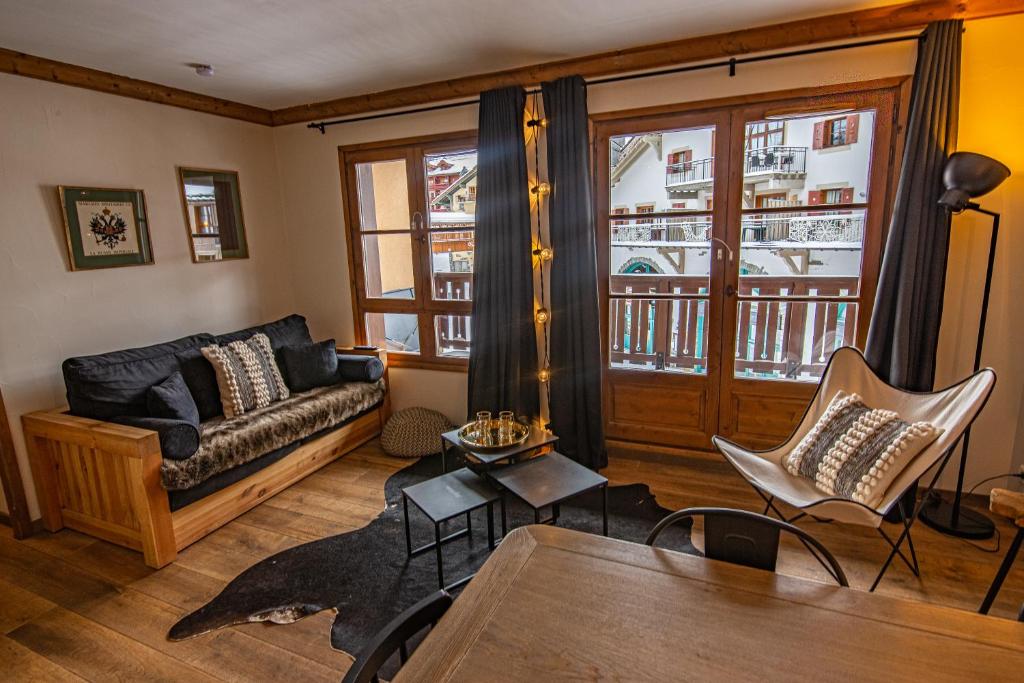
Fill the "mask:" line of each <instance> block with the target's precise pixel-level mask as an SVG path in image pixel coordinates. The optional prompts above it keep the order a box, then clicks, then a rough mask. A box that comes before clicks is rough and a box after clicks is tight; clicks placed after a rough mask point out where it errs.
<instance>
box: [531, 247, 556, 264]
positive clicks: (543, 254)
mask: <svg viewBox="0 0 1024 683" xmlns="http://www.w3.org/2000/svg"><path fill="white" fill-rule="evenodd" d="M533 255H534V256H536V257H537V258H539V259H540V260H541V261H550V260H551V259H552V257H553V256H554V253H553V252H552V251H551V247H537V248H536V249H534V250H533Z"/></svg>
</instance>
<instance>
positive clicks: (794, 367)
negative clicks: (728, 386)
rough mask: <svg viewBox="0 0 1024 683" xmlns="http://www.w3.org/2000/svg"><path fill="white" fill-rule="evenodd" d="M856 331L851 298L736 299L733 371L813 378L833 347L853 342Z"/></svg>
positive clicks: (757, 375) (756, 375)
mask: <svg viewBox="0 0 1024 683" xmlns="http://www.w3.org/2000/svg"><path fill="white" fill-rule="evenodd" d="M856 333H857V304H856V303H855V302H852V301H838V302H837V301H817V302H807V301H786V300H785V299H781V300H779V299H775V300H763V299H762V300H756V299H755V300H743V301H740V302H739V311H738V320H737V325H736V376H737V377H747V378H756V379H782V380H791V381H798V382H817V381H818V380H819V379H821V376H822V373H823V372H824V371H825V365H826V364H827V363H828V359H829V357H831V355H832V352H833V351H835V350H836V349H838V348H839V347H840V346H849V345H852V344H853V343H854V341H855V340H856Z"/></svg>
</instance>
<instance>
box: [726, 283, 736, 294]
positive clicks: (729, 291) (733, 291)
mask: <svg viewBox="0 0 1024 683" xmlns="http://www.w3.org/2000/svg"><path fill="white" fill-rule="evenodd" d="M725 295H726V296H736V288H735V287H733V286H732V285H726V286H725Z"/></svg>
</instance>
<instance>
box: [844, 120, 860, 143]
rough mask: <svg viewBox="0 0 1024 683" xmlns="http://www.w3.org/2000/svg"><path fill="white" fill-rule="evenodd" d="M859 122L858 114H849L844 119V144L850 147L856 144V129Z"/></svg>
mask: <svg viewBox="0 0 1024 683" xmlns="http://www.w3.org/2000/svg"><path fill="white" fill-rule="evenodd" d="M859 122H860V114H850V115H849V116H847V117H846V144H848V145H852V144H853V143H855V142H857V129H858V128H859V127H860V126H859Z"/></svg>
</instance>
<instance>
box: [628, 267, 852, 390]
mask: <svg viewBox="0 0 1024 683" xmlns="http://www.w3.org/2000/svg"><path fill="white" fill-rule="evenodd" d="M610 286H611V291H613V292H624V293H628V294H633V295H635V298H631V299H619V298H615V299H612V300H611V302H610V306H611V310H610V315H609V328H610V331H611V338H610V339H609V344H610V357H611V363H612V366H613V367H617V368H636V369H661V368H664V369H666V370H669V371H675V372H690V373H700V374H703V373H705V372H707V335H708V329H709V326H710V324H711V322H712V321H710V320H709V318H708V316H709V314H710V306H709V303H708V300H707V299H706V298H705V297H706V296H707V293H708V290H707V286H708V279H707V276H698V275H613V276H612V277H611V282H610ZM857 286H858V285H857V278H856V277H822V276H800V275H794V276H763V275H753V276H744V277H743V278H741V280H740V294H741V295H745V296H756V297H768V298H766V299H761V300H751V299H741V300H740V301H739V304H738V310H737V321H736V339H735V347H734V348H735V349H736V357H735V374H736V375H737V376H741V377H742V376H749V377H762V378H764V377H769V378H777V379H792V380H797V381H814V380H816V379H817V378H819V377H821V374H822V372H823V371H824V368H825V365H826V364H827V363H828V359H829V357H830V356H831V355H832V352H833V351H834V350H835V349H837V348H839V347H840V346H843V345H847V344H853V343H854V341H855V339H856V320H857V315H856V312H857V304H856V302H855V301H839V302H837V301H835V300H834V298H835V297H842V296H853V295H856V293H857ZM651 293H659V294H677V295H683V296H687V298H683V299H675V300H672V299H664V298H662V299H651V298H644V296H645V295H647V294H651ZM779 296H799V297H808V296H811V297H832V298H833V299H832V300H829V301H820V300H814V299H806V298H804V299H801V300H792V299H790V300H786V299H778V298H776V299H772V298H771V297H779Z"/></svg>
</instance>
